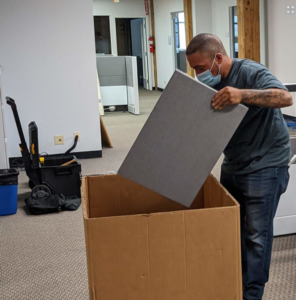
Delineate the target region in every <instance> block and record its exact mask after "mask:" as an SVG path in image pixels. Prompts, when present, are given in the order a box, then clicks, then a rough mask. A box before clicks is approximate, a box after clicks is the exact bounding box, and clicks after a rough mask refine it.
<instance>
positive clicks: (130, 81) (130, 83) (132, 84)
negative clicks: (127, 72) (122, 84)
mask: <svg viewBox="0 0 296 300" xmlns="http://www.w3.org/2000/svg"><path fill="white" fill-rule="evenodd" d="M126 79H127V85H128V86H130V87H134V79H133V77H130V76H128V77H127V78H126Z"/></svg>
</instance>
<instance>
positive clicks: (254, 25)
mask: <svg viewBox="0 0 296 300" xmlns="http://www.w3.org/2000/svg"><path fill="white" fill-rule="evenodd" d="M259 5H260V3H259V0H237V17H238V56H239V58H249V59H252V60H254V61H257V62H260V15H259Z"/></svg>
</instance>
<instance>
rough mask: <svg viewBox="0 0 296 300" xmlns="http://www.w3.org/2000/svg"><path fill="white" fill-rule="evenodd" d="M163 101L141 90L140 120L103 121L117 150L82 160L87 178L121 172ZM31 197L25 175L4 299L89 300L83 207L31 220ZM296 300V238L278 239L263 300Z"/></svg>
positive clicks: (3, 246)
mask: <svg viewBox="0 0 296 300" xmlns="http://www.w3.org/2000/svg"><path fill="white" fill-rule="evenodd" d="M159 96H160V93H159V92H155V91H154V92H147V91H144V90H140V107H141V115H139V116H134V115H131V114H129V113H123V112H113V113H108V114H106V115H105V116H104V117H103V120H104V123H105V125H106V128H107V130H108V133H109V135H110V138H111V140H112V143H113V146H114V148H113V149H108V148H104V149H103V158H98V159H89V160H81V164H82V173H83V175H91V174H103V173H108V172H110V171H115V172H116V171H117V170H118V168H119V166H120V164H121V163H122V161H123V159H124V158H125V156H126V154H127V152H128V150H129V149H130V147H131V146H132V144H133V142H134V140H135V139H136V137H137V135H138V134H139V132H140V130H141V128H142V126H143V124H144V123H145V121H146V120H147V118H148V116H149V114H150V112H151V110H152V109H153V107H154V105H155V104H156V102H157V100H158V99H159ZM168 109H169V108H168ZM42 150H43V149H42ZM44 150H45V149H44ZM221 162H222V157H221V158H220V159H219V161H218V162H217V164H216V166H215V168H214V169H213V171H212V173H213V174H214V175H215V176H216V177H217V178H219V175H220V165H221ZM29 192H30V190H29V188H28V178H27V177H26V175H25V173H24V172H23V171H21V172H20V176H19V190H18V211H17V214H16V215H12V216H5V217H0V300H84V299H88V281H87V265H86V253H85V243H84V228H83V218H82V210H81V207H80V208H79V209H78V210H77V211H75V212H62V213H59V214H51V215H42V216H32V215H30V214H28V213H27V211H26V209H25V205H24V199H25V197H26V196H28V195H29ZM295 299H296V235H291V236H284V237H277V238H275V241H274V249H273V257H272V264H271V272H270V280H269V283H268V285H267V287H266V292H265V298H264V300H295ZM118 300H120V299H118ZM139 300H141V299H139ZM201 300H204V299H201ZM217 300H219V299H217Z"/></svg>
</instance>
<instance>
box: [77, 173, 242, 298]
mask: <svg viewBox="0 0 296 300" xmlns="http://www.w3.org/2000/svg"><path fill="white" fill-rule="evenodd" d="M82 189H83V211H84V226H85V239H86V250H87V261H88V276H89V292H90V299H91V300H241V299H242V278H241V256H240V255H241V254H240V217H239V204H238V203H237V202H236V201H235V200H234V199H233V198H232V197H231V196H230V195H229V193H228V192H227V191H226V190H225V189H224V188H223V187H222V186H221V185H220V183H219V182H218V181H217V180H216V179H215V178H214V177H213V176H209V177H208V179H207V180H206V182H205V184H204V185H203V187H202V189H201V190H200V192H199V194H198V195H197V197H196V199H195V200H194V202H193V204H192V206H191V208H190V209H187V208H186V207H184V206H182V205H181V204H178V203H176V202H173V201H171V200H169V199H167V198H165V197H163V196H161V195H159V194H157V193H155V192H153V191H151V190H148V189H147V188H145V187H142V186H140V185H138V184H137V183H134V182H132V181H130V180H128V179H125V178H123V177H120V176H119V175H106V176H105V175H104V176H90V177H86V178H84V179H83V188H82Z"/></svg>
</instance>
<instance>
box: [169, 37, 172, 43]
mask: <svg viewBox="0 0 296 300" xmlns="http://www.w3.org/2000/svg"><path fill="white" fill-rule="evenodd" d="M168 42H169V45H171V44H172V37H171V36H169V37H168Z"/></svg>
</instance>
